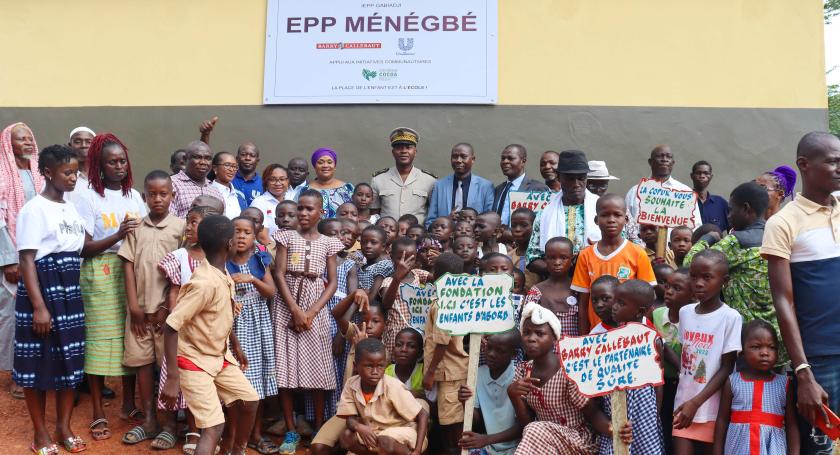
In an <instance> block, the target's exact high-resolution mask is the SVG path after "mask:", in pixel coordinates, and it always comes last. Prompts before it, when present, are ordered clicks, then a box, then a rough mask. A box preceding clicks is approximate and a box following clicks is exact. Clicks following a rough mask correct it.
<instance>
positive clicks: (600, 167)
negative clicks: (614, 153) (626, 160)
mask: <svg viewBox="0 0 840 455" xmlns="http://www.w3.org/2000/svg"><path fill="white" fill-rule="evenodd" d="M610 180H620V179H619V178H618V177H616V176H613V175H610V171H609V169H607V163H605V162H603V161H590V162H589V174H587V175H586V189H587V190H589V192H590V193H592V194H595V195H597V196H598V197H601V196H603V195H605V194H607V190H609V188H610Z"/></svg>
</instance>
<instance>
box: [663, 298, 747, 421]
mask: <svg viewBox="0 0 840 455" xmlns="http://www.w3.org/2000/svg"><path fill="white" fill-rule="evenodd" d="M697 305H699V304H698V303H693V304H690V305H686V306H684V307H682V308H681V309H680V336H679V338H680V343H682V356H681V358H680V383H679V385H678V386H677V396H676V398H675V399H674V409H675V410H676V409H677V407H679V406H680V405H681V404H683V403H685V402H686V401H688V400H690V399H691V398H694V397H695V396H697V395H698V394H699V393H700V392H701V391H702V390H703V388H704V387H706V385H707V384H708V383H709V380H710V379H711V378H712V376H714V374H715V373H717V372H718V370H720V364H721V358H722V357H723V355H724V354H728V353H730V352H738V351H740V350H741V324H742V319H741V315H740V314H739V313H738V312H737V311H735V310H734V309H732V307H730V306H728V305H726V304H725V303H724V304H723V305H722V306H721V307H720V308H718V309H717V310H715V311H713V312H711V313H708V314H697V312H696V311H695V308H696V307H697ZM719 404H720V390H718V391H717V393H715V394H714V395H712V396H711V397H710V398H709V399H708V400H706V402H705V403H703V404H702V405H701V406H700V407H699V408H698V409H697V413H696V414H695V415H694V422H698V423H702V422H712V421H714V420H715V419H717V415H718V405H719Z"/></svg>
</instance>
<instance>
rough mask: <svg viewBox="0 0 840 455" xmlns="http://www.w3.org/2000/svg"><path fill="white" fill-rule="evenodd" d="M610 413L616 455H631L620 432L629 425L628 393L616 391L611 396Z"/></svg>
mask: <svg viewBox="0 0 840 455" xmlns="http://www.w3.org/2000/svg"><path fill="white" fill-rule="evenodd" d="M610 411H611V417H612V439H613V454H614V455H630V446H628V445H627V444H625V443H624V441H622V440H621V437H620V436H619V431H620V430H621V428H622V427H624V424H625V423H627V391H625V390H616V391H613V392H612V393H611V394H610Z"/></svg>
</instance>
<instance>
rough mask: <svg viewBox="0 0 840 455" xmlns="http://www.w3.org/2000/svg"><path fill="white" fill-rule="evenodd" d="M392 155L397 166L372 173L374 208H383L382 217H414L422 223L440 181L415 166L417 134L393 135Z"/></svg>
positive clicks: (406, 131)
mask: <svg viewBox="0 0 840 455" xmlns="http://www.w3.org/2000/svg"><path fill="white" fill-rule="evenodd" d="M390 139H391V154H392V155H394V167H391V168H388V169H382V170H381V171H378V172H375V173H374V174H373V179H372V180H371V182H370V186H371V188H373V204H371V208H373V209H380V214H381V215H382V216H391V217H394V219H399V217H401V216H403V215H406V214H411V215H414V216H416V217H417V219H418V220H419V221H420V224H423V219H424V218H425V217H426V207H427V206H428V201H429V196H430V195H431V194H432V188H433V187H434V185H435V181H437V177H435V176H434V175H433V174H432V173H430V172H427V171H424V170H422V169H419V168H416V167H414V157H415V156H416V155H417V139H418V137H417V132H416V131H414V130H412V129H411V128H403V127H401V128H397V129H395V130H394V131H392V132H391V136H390Z"/></svg>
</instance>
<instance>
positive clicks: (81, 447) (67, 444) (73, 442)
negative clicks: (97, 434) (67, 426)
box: [61, 436, 87, 453]
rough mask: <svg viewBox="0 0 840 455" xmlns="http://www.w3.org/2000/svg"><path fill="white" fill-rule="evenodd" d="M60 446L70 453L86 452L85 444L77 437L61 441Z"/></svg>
mask: <svg viewBox="0 0 840 455" xmlns="http://www.w3.org/2000/svg"><path fill="white" fill-rule="evenodd" d="M61 444H62V445H64V450H66V451H68V452H70V453H79V452H84V451H85V450H87V443H86V442H85V441H84V440H83V439H82V438H80V437H78V436H70V437H69V438H67V439H65V440H63V441H61Z"/></svg>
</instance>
